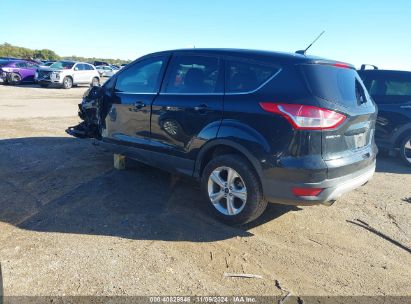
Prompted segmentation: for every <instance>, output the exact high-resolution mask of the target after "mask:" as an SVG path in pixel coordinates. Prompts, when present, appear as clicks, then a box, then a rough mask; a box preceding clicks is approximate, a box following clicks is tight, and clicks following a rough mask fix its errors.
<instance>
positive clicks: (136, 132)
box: [103, 56, 168, 148]
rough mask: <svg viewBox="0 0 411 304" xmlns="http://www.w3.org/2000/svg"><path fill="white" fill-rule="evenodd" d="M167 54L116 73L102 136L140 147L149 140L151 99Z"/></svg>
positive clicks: (144, 146)
mask: <svg viewBox="0 0 411 304" xmlns="http://www.w3.org/2000/svg"><path fill="white" fill-rule="evenodd" d="M167 59H168V56H155V57H149V58H145V59H141V60H139V61H137V62H135V63H134V64H132V65H130V66H128V67H127V68H126V69H124V70H122V71H121V72H119V74H118V75H117V76H116V83H115V87H114V93H113V97H112V98H111V101H112V102H111V103H112V105H111V108H110V109H108V115H107V116H106V120H105V122H106V130H105V132H104V134H103V137H105V138H106V140H109V141H120V142H122V143H125V144H127V145H131V146H134V147H137V148H147V146H148V145H149V144H150V112H151V103H152V102H153V100H154V98H155V97H156V96H157V94H158V90H159V87H160V83H161V79H162V76H163V73H164V69H165V66H166V65H167Z"/></svg>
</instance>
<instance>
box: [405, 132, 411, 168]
mask: <svg viewBox="0 0 411 304" xmlns="http://www.w3.org/2000/svg"><path fill="white" fill-rule="evenodd" d="M404 158H405V160H406V161H407V162H408V163H410V164H411V138H410V139H408V141H407V142H406V143H405V145H404Z"/></svg>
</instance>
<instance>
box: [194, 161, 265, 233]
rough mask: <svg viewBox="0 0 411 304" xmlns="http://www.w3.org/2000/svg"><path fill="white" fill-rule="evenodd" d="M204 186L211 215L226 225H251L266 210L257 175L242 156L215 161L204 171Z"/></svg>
mask: <svg viewBox="0 0 411 304" xmlns="http://www.w3.org/2000/svg"><path fill="white" fill-rule="evenodd" d="M201 185H202V190H203V193H204V196H205V197H206V200H207V202H208V206H209V209H210V211H211V213H212V214H213V215H214V216H215V217H216V218H217V219H219V220H220V221H222V222H224V223H226V224H229V225H242V224H246V223H249V222H251V221H253V220H255V219H257V218H258V217H259V216H260V215H261V214H262V213H263V212H264V210H265V209H266V207H267V201H266V200H265V199H264V196H263V191H262V187H261V183H260V179H259V178H258V175H257V173H256V172H255V170H254V168H253V167H252V166H251V165H250V164H249V162H248V161H247V160H246V159H244V158H243V157H241V156H239V155H235V154H227V155H221V156H218V157H216V158H214V159H212V160H211V161H210V162H209V163H208V164H207V166H206V167H205V168H204V171H203V175H202V179H201Z"/></svg>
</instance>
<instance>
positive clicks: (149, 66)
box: [115, 57, 165, 93]
mask: <svg viewBox="0 0 411 304" xmlns="http://www.w3.org/2000/svg"><path fill="white" fill-rule="evenodd" d="M164 60H165V58H164V57H155V58H149V59H145V60H142V61H139V62H137V63H135V64H134V65H132V66H130V67H128V68H127V69H125V70H124V71H122V72H121V73H120V74H119V75H118V77H117V81H116V87H115V90H116V92H132V93H154V92H155V91H156V88H157V87H158V84H159V81H160V76H161V68H162V67H163V64H164Z"/></svg>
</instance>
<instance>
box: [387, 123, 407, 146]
mask: <svg viewBox="0 0 411 304" xmlns="http://www.w3.org/2000/svg"><path fill="white" fill-rule="evenodd" d="M409 134H411V123H407V124H405V125H403V126H401V127H400V128H399V129H398V130H397V131H396V132H395V133H394V135H393V137H392V140H391V147H392V148H394V149H398V148H399V147H400V144H401V142H402V141H403V140H404V138H405V137H406V136H407V135H409Z"/></svg>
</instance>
